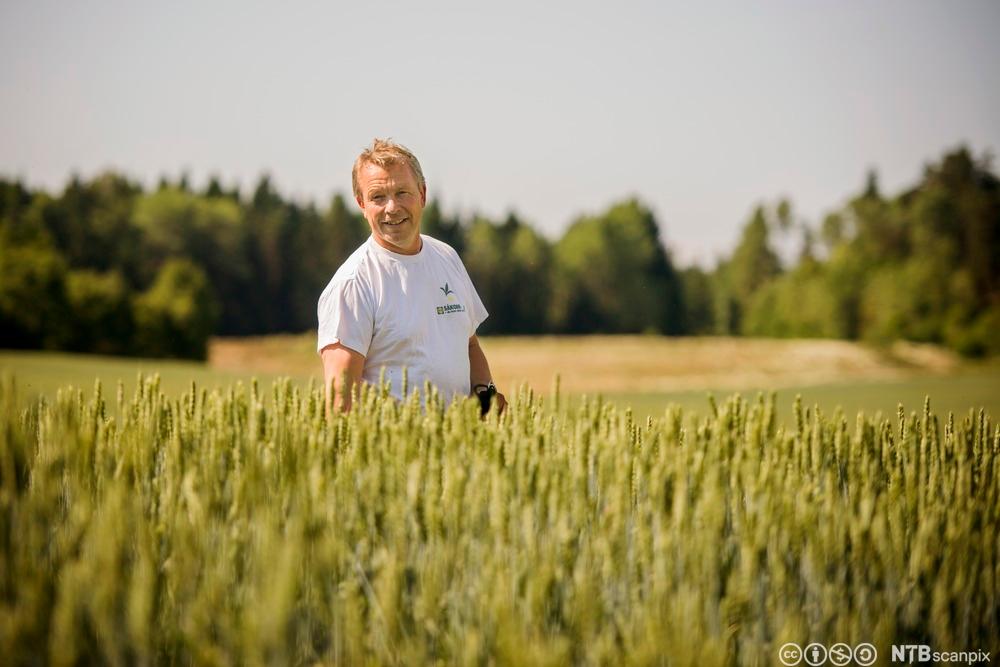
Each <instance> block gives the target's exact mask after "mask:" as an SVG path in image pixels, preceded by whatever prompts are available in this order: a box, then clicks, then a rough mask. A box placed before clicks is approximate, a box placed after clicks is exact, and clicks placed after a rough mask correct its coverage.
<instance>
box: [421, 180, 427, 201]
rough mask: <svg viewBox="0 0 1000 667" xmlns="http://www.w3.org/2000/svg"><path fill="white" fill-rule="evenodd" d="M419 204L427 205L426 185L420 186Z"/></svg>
mask: <svg viewBox="0 0 1000 667" xmlns="http://www.w3.org/2000/svg"><path fill="white" fill-rule="evenodd" d="M420 205H421V206H427V185H426V184H424V185H421V186H420Z"/></svg>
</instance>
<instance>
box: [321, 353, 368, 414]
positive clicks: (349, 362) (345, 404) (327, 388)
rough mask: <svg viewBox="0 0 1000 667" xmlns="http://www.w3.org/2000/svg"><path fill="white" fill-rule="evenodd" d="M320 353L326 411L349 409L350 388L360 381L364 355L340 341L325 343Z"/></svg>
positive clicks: (328, 412) (345, 410) (363, 367)
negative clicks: (330, 343)
mask: <svg viewBox="0 0 1000 667" xmlns="http://www.w3.org/2000/svg"><path fill="white" fill-rule="evenodd" d="M321 354H322V358H323V385H324V394H325V395H326V413H327V415H329V414H330V411H331V410H332V409H335V410H338V411H340V412H347V411H348V410H350V409H351V389H352V388H353V387H354V385H355V384H357V383H358V382H360V381H361V373H362V372H363V371H364V369H365V357H364V355H363V354H361V353H360V352H355V351H354V350H352V349H351V348H349V347H344V346H343V345H341V344H340V343H334V344H333V345H327V346H326V347H324V348H323V350H322V352H321Z"/></svg>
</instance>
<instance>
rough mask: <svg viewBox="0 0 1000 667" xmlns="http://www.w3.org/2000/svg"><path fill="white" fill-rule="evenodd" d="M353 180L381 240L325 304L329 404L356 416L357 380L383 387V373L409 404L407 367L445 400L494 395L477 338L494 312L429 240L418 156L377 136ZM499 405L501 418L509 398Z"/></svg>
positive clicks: (344, 271) (322, 342)
mask: <svg viewBox="0 0 1000 667" xmlns="http://www.w3.org/2000/svg"><path fill="white" fill-rule="evenodd" d="M352 182H353V187H354V198H355V199H356V200H357V202H358V206H360V207H361V210H362V212H363V213H364V216H365V219H366V220H367V221H368V225H369V226H370V227H371V230H372V235H371V236H370V237H369V238H368V240H367V241H366V242H365V243H364V244H362V246H361V247H360V248H358V249H357V250H355V251H354V253H353V254H351V256H350V257H349V258H348V259H347V261H345V262H344V264H343V265H342V266H341V267H340V268H339V269H338V270H337V272H336V274H335V275H334V276H333V279H332V280H331V281H330V283H329V284H328V285H327V287H326V289H325V290H323V294H322V296H320V298H319V307H318V314H319V340H318V345H317V349H318V350H319V353H320V355H321V356H322V359H323V376H324V379H325V384H326V392H327V393H326V400H327V407H328V408H331V407H332V408H333V409H339V410H344V411H346V410H350V408H351V388H352V387H353V386H354V385H355V383H357V382H359V381H361V380H364V381H365V382H369V383H372V384H375V383H378V381H379V378H380V375H381V374H382V373H383V372H384V373H385V379H386V380H387V381H388V382H389V385H390V391H391V393H392V395H393V396H395V397H396V398H399V399H402V398H404V396H403V386H402V375H403V369H404V368H406V369H407V379H408V383H409V387H410V388H411V390H412V388H418V389H422V388H423V385H424V381H425V380H430V382H431V384H432V385H434V386H435V387H437V389H438V391H439V392H441V394H442V395H443V396H444V397H445V399H446V400H452V399H454V398H456V397H460V396H469V395H473V394H475V395H479V394H482V393H483V392H485V393H486V394H487V395H493V394H494V393H495V392H496V388H495V387H494V386H493V379H492V375H491V374H490V367H489V364H488V363H487V361H486V355H485V354H484V353H483V350H482V348H481V347H480V345H479V339H478V338H477V337H476V329H477V328H478V327H479V325H480V324H481V323H482V322H483V320H485V319H486V317H487V314H488V313H487V312H486V308H485V307H484V306H483V302H482V301H481V300H480V299H479V295H478V294H477V293H476V289H475V287H473V285H472V281H471V280H470V279H469V274H468V272H467V271H466V270H465V266H464V265H463V264H462V260H461V259H459V257H458V253H456V252H455V250H454V249H452V248H451V246H449V245H447V244H446V243H443V242H441V241H438V240H437V239H433V238H431V237H429V236H424V235H422V234H421V233H420V216H421V214H422V213H423V208H424V205H425V204H426V203H427V187H426V183H425V182H424V175H423V171H422V170H421V168H420V163H419V162H418V161H417V158H416V157H415V156H414V155H413V153H411V152H410V151H409V150H407V149H406V148H404V147H403V146H400V145H399V144H396V143H393V142H391V141H383V140H381V139H376V140H375V141H374V142H373V143H372V145H371V147H370V148H367V149H365V150H364V151H363V152H362V153H361V155H359V156H358V159H357V160H356V161H355V163H354V170H353V173H352ZM331 389H332V394H333V396H331ZM334 397H335V399H334ZM480 400H481V401H482V400H484V397H483V396H480ZM493 403H494V404H495V405H496V407H497V409H498V410H499V411H501V412H502V411H503V409H504V407H505V406H506V400H505V398H504V396H503V394H499V393H497V394H495V396H493Z"/></svg>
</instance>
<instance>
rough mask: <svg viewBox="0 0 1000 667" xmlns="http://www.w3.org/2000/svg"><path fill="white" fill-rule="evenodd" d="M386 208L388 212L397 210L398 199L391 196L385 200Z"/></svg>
mask: <svg viewBox="0 0 1000 667" xmlns="http://www.w3.org/2000/svg"><path fill="white" fill-rule="evenodd" d="M385 210H386V212H387V213H392V212H393V211H395V210H396V200H395V199H394V198H392V197H389V198H388V199H387V200H386V202H385Z"/></svg>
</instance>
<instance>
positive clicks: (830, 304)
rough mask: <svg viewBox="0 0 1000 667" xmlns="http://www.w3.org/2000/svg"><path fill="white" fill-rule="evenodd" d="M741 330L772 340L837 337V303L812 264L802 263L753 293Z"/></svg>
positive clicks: (825, 281) (817, 268) (822, 275)
mask: <svg viewBox="0 0 1000 667" xmlns="http://www.w3.org/2000/svg"><path fill="white" fill-rule="evenodd" d="M743 331H744V332H745V333H747V334H749V335H751V336H769V337H775V338H837V337H840V336H841V331H840V330H839V329H838V328H837V303H836V301H835V300H834V299H833V298H832V297H831V290H830V287H829V285H828V279H827V277H826V276H825V275H824V274H823V272H822V271H820V270H819V267H818V266H816V265H815V264H802V265H800V266H799V267H798V268H797V269H796V270H795V271H793V272H790V273H786V274H784V275H782V276H780V277H778V278H775V279H774V280H771V281H770V282H768V283H765V284H764V285H763V286H762V287H760V288H759V289H757V291H755V292H753V294H752V295H751V296H750V300H749V303H748V304H747V312H746V316H745V319H744V321H743Z"/></svg>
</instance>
